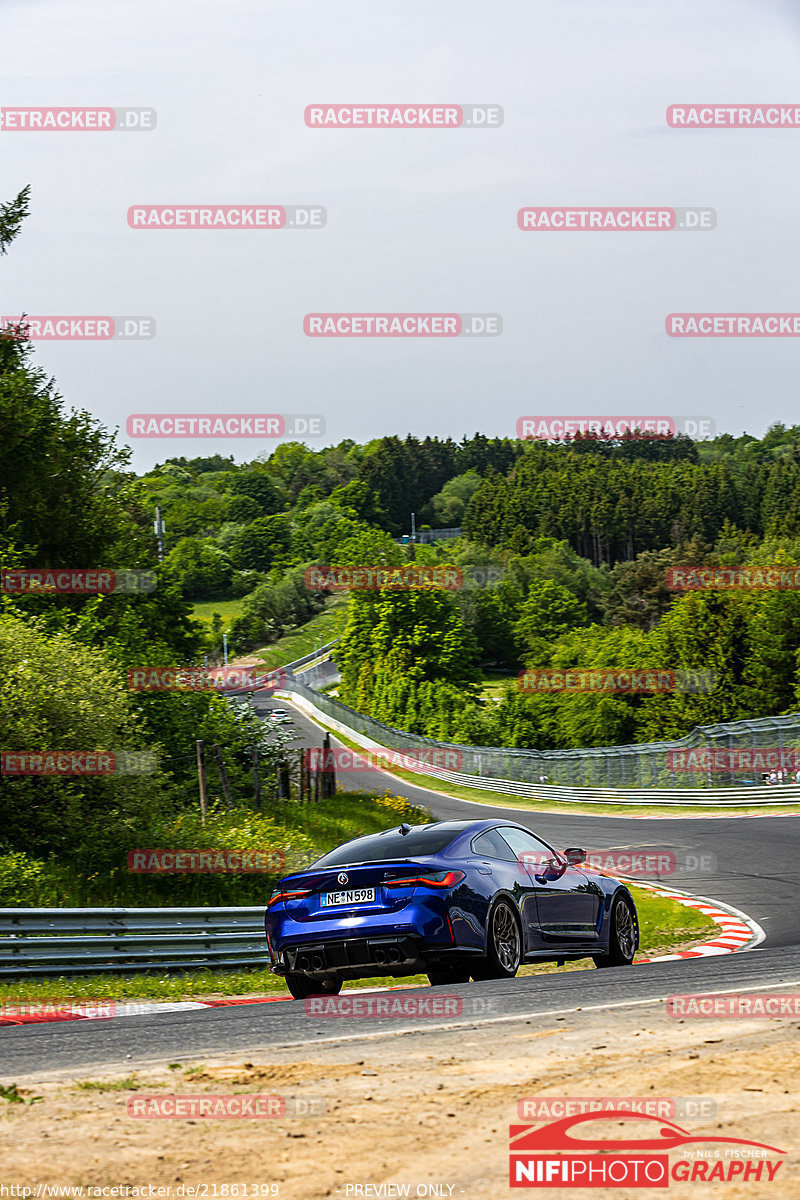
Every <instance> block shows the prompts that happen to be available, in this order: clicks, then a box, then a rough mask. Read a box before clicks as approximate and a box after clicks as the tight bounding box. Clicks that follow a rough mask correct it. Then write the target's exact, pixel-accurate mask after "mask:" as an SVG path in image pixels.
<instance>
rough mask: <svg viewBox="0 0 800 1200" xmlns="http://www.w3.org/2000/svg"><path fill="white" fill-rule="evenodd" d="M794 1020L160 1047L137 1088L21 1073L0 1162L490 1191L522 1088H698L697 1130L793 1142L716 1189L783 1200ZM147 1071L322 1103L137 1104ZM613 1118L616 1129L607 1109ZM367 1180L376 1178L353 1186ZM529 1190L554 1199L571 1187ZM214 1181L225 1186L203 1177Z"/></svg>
mask: <svg viewBox="0 0 800 1200" xmlns="http://www.w3.org/2000/svg"><path fill="white" fill-rule="evenodd" d="M387 1032H388V1031H387ZM797 1036H798V1026H797V1024H796V1022H792V1021H791V1020H749V1021H748V1020H737V1021H733V1020H730V1021H714V1020H687V1021H676V1020H674V1019H671V1018H668V1017H667V1016H666V1015H665V1013H664V1010H663V1006H660V1005H659V1006H657V1005H654V1006H652V1007H650V1006H642V1007H634V1008H629V1009H620V1010H614V1011H613V1012H611V1011H606V1012H605V1013H603V1012H576V1013H574V1014H571V1015H570V1016H569V1018H568V1019H563V1020H561V1019H554V1018H553V1017H542V1018H529V1019H520V1021H519V1022H509V1023H498V1024H496V1025H492V1024H487V1025H483V1026H476V1027H470V1028H462V1029H459V1030H451V1031H447V1030H445V1031H439V1030H436V1031H434V1030H432V1031H431V1032H430V1033H428V1034H420V1033H414V1034H394V1035H391V1034H390V1035H389V1036H386V1037H382V1038H379V1039H374V1040H370V1041H362V1042H352V1043H348V1044H347V1045H339V1046H337V1045H335V1044H329V1045H326V1046H315V1047H314V1049H313V1056H312V1055H310V1054H309V1053H308V1052H306V1054H305V1055H303V1057H302V1058H301V1059H299V1060H298V1061H295V1060H294V1057H293V1054H294V1053H295V1052H292V1051H290V1050H286V1049H283V1050H282V1049H280V1048H276V1050H275V1051H274V1053H272V1054H270V1055H264V1053H263V1051H260V1052H259V1055H258V1058H259V1061H258V1062H255V1061H251V1060H247V1059H245V1061H244V1062H243V1061H242V1059H241V1056H240V1055H239V1056H237V1057H236V1058H231V1059H229V1060H223V1059H215V1060H214V1061H213V1062H206V1063H205V1064H197V1068H198V1069H196V1070H194V1071H193V1072H192V1073H187V1069H188V1068H189V1067H190V1065H191V1064H184V1065H183V1066H182V1067H181V1068H180V1069H178V1068H173V1069H172V1070H170V1069H169V1068H168V1067H167V1065H166V1064H165V1065H164V1067H163V1068H160V1069H155V1070H149V1071H141V1072H138V1073H137V1075H136V1076H135V1080H134V1084H135V1087H136V1090H124V1091H102V1092H95V1091H90V1092H87V1091H84V1090H81V1089H78V1088H77V1087H76V1083H75V1081H73V1082H68V1081H64V1080H63V1079H61V1080H59V1081H48V1080H47V1079H44V1080H42V1079H41V1078H36V1079H33V1078H31V1079H29V1080H22V1079H20V1080H18V1081H17V1082H18V1083H19V1084H20V1086H21V1087H22V1088H23V1089H27V1090H28V1094H29V1095H33V1094H38V1095H41V1096H42V1097H43V1099H42V1100H41V1101H40V1102H38V1103H36V1104H34V1105H31V1106H27V1105H22V1104H4V1105H3V1106H2V1109H0V1160H2V1163H3V1166H2V1168H1V1169H0V1178H2V1181H3V1182H4V1183H14V1184H18V1185H25V1186H29V1187H33V1188H35V1187H36V1185H37V1184H39V1183H42V1184H51V1185H52V1184H60V1185H70V1184H81V1185H83V1186H84V1188H87V1187H90V1186H95V1187H97V1186H109V1185H110V1186H114V1185H119V1184H123V1185H124V1184H128V1185H137V1184H138V1185H142V1184H154V1185H155V1184H157V1185H159V1186H165V1185H169V1186H170V1187H171V1189H172V1190H171V1192H169V1193H164V1195H165V1196H171V1197H176V1198H178V1197H180V1196H182V1195H183V1196H190V1195H192V1194H194V1195H195V1196H199V1197H202V1196H203V1193H202V1191H199V1192H195V1193H191V1192H190V1191H188V1190H184V1192H180V1191H179V1190H177V1189H178V1186H179V1185H183V1186H184V1189H188V1187H189V1186H192V1187H194V1186H198V1185H200V1186H202V1185H206V1187H207V1188H209V1189H210V1188H211V1185H212V1184H213V1185H216V1187H217V1189H219V1188H221V1187H222V1185H226V1184H227V1185H231V1184H238V1185H240V1187H241V1186H243V1185H245V1184H247V1185H251V1186H255V1187H256V1190H253V1191H249V1192H247V1193H245V1192H241V1191H240V1192H239V1195H240V1196H244V1195H248V1196H250V1195H252V1196H256V1195H260V1196H266V1195H269V1194H270V1191H269V1185H272V1184H275V1185H277V1189H278V1190H277V1192H273V1193H271V1194H273V1195H278V1196H279V1197H280V1198H282V1200H316V1198H318V1197H320V1198H321V1197H329V1196H331V1197H342V1200H348V1198H349V1197H353V1200H356V1197H367V1196H373V1197H376V1196H377V1197H379V1196H396V1195H397V1194H398V1193H397V1191H388V1190H387V1189H386V1187H385V1186H384V1188H383V1189H382V1190H380V1189H381V1185H388V1184H393V1185H395V1187H401V1188H402V1187H404V1186H405V1185H407V1186H408V1188H409V1191H408V1192H407V1193H405V1194H407V1195H409V1196H412V1197H414V1196H427V1197H429V1198H430V1197H432V1196H444V1197H469V1200H497V1198H498V1197H500V1196H504V1195H507V1194H510V1193H509V1192H508V1145H509V1141H508V1138H509V1125H511V1124H527V1123H531V1118H530V1117H527V1118H526V1117H524V1116H522V1115H521V1113H520V1111H519V1110H518V1102H519V1101H521V1100H523V1099H525V1098H528V1099H530V1098H533V1097H539V1098H542V1097H549V1098H550V1099H551V1100H552V1099H554V1098H559V1097H562V1098H563V1097H567V1098H573V1099H575V1098H581V1097H584V1098H585V1097H595V1098H596V1097H631V1096H638V1097H647V1098H650V1099H651V1100H653V1101H661V1100H670V1099H675V1098H676V1099H677V1100H679V1101H685V1100H692V1099H694V1100H695V1101H698V1100H705V1101H711V1102H712V1103H713V1105H714V1106H715V1108H714V1110H713V1111H709V1109H708V1105H707V1104H706V1106H705V1109H704V1110H703V1112H702V1113H701V1114H700V1116H699V1117H698V1116H697V1115H696V1114H695V1115H692V1114H690V1115H685V1114H684V1115H682V1114H681V1112H680V1111H679V1112H678V1113H676V1114H675V1115H674V1116H672V1117H671V1118H670V1119H672V1120H674V1121H675V1122H676V1123H677V1124H678V1125H680V1126H682V1127H683V1128H685V1129H687V1130H688V1131H689V1132H690V1133H691V1134H692V1136H696V1137H708V1138H713V1137H714V1136H716V1137H720V1136H723V1137H734V1138H745V1139H749V1140H755V1141H759V1142H765V1143H767V1144H768V1145H771V1146H776V1147H778V1148H780V1149H782V1150H785V1151H787V1154H786V1157H785V1159H783V1161H782V1165H781V1166H780V1168H779V1170H778V1173H777V1175H776V1177H775V1180H774V1182H772V1183H766V1182H765V1180H764V1179H762V1180H761V1181H760V1182H755V1181H753V1180H748V1181H742V1180H737V1181H733V1182H729V1183H726V1184H724V1185H719V1186H718V1189H717V1190H718V1191H719V1193H720V1194H722V1193H723V1192H724V1195H725V1196H726V1197H728V1198H731V1200H739V1198H744V1197H750V1198H751V1200H761V1198H762V1197H763V1198H767V1197H773V1198H775V1200H784V1198H786V1200H789V1198H790V1197H792V1198H793V1197H795V1196H797V1195H798V1194H800V1178H799V1177H798V1168H799V1167H800V1119H799V1115H798V1114H800V1056H798V1055H797V1052H796V1045H797ZM108 1078H109V1080H110V1081H113V1077H108ZM149 1088H152V1090H153V1093H154V1094H155V1095H159V1096H163V1095H164V1094H167V1093H168V1094H172V1093H177V1094H181V1095H186V1094H191V1095H216V1094H224V1095H232V1094H237V1095H247V1094H250V1093H259V1094H272V1095H275V1094H279V1095H281V1096H284V1097H286V1098H287V1099H288V1100H293V1101H305V1102H306V1107H305V1109H303V1106H302V1105H300V1106H299V1108H300V1110H301V1111H309V1108H308V1102H310V1101H317V1102H318V1101H319V1100H322V1101H324V1105H325V1111H324V1113H323V1114H322V1115H319V1110H317V1115H314V1116H313V1117H302V1116H297V1117H293V1118H288V1117H285V1116H284V1117H281V1118H276V1119H268V1120H253V1119H245V1120H243V1119H239V1120H186V1119H183V1120H134V1119H132V1118H131V1117H130V1116H128V1111H127V1101H128V1098H129V1096H142V1095H143V1094H145V1093H146V1092H147V1090H148V1089H149ZM551 1119H555V1118H551ZM532 1123H534V1124H537V1125H540V1124H542V1123H543V1121H534V1122H532ZM606 1124H607V1122H604V1125H606ZM607 1132H609V1133H613V1134H614V1136H618V1135H619V1129H618V1126H616V1125H614V1126H609V1129H608V1131H607ZM709 1146H712V1147H713V1142H710V1143H709ZM678 1153H679V1152H678V1151H674V1152H673V1154H678ZM368 1184H369V1185H371V1186H372V1188H373V1189H377V1190H371V1191H364V1190H363V1189H364V1188H365V1186H366V1185H368ZM434 1186H436V1187H438V1188H439V1189H440V1190H439V1191H438V1192H437V1191H433V1190H431V1189H432V1188H433V1187H434ZM356 1187H360V1188H361V1189H362V1190H360V1191H358V1192H356V1191H355V1190H354V1189H355V1188H356ZM716 1188H717V1185H714V1184H712V1183H700V1184H699V1185H698V1183H688V1182H687V1183H681V1182H673V1183H671V1184H670V1187H669V1189H668V1191H667V1193H666V1194H668V1195H669V1197H670V1198H673V1197H678V1198H679V1200H682V1198H683V1197H686V1198H687V1200H688V1198H690V1197H698V1198H699V1197H703V1198H705V1196H707V1195H709V1194H711V1195H714V1194H717V1190H715V1189H716ZM258 1189H261V1190H258ZM264 1189H266V1190H264ZM425 1189H427V1190H425ZM537 1192H538V1194H544V1195H546V1196H548V1197H553V1200H563V1197H564V1196H565V1195H566V1194H567V1193H566V1192H565V1191H563V1190H560V1189H558V1190H556V1189H551V1188H542V1187H539V1188H538V1189H537ZM215 1194H216V1196H222V1195H223V1193H222V1192H221V1191H219V1190H217V1191H216V1193H214V1192H213V1190H207V1191H206V1193H205V1195H206V1196H209V1197H212V1196H214V1195H215ZM227 1194H228V1195H229V1196H231V1195H235V1194H236V1193H235V1192H231V1191H228V1193H227ZM400 1194H403V1192H402V1191H401V1192H400ZM633 1194H638V1192H635V1193H633ZM660 1194H665V1193H664V1192H663V1191H662V1192H661V1193H660ZM84 1195H85V1196H87V1197H88V1196H89V1195H90V1193H87V1192H84ZM592 1195H593V1196H594V1197H596V1198H597V1200H612V1198H613V1200H621V1193H620V1191H619V1190H607V1189H604V1188H595V1189H593V1191H592ZM628 1195H629V1193H628V1192H627V1191H626V1192H625V1200H628Z"/></svg>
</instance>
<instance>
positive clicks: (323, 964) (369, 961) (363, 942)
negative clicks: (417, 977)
mask: <svg viewBox="0 0 800 1200" xmlns="http://www.w3.org/2000/svg"><path fill="white" fill-rule="evenodd" d="M279 959H280V961H279V962H277V963H276V964H275V966H274V967H273V971H275V973H276V974H278V975H285V974H287V973H288V972H292V973H298V974H303V975H325V974H328V973H330V972H332V971H333V972H335V973H336V974H337V975H341V976H343V977H345V978H346V977H347V976H348V975H350V973H351V972H352V977H353V978H357V977H358V976H359V975H361V974H363V973H364V971H365V970H368V972H369V973H370V974H372V975H375V974H392V973H393V972H394V971H397V972H398V973H402V974H404V975H408V974H413V973H414V972H415V971H421V970H423V969H424V958H423V955H422V945H421V942H420V939H419V938H415V937H410V936H402V935H399V936H395V937H364V938H341V937H338V938H330V939H327V940H325V941H321V942H299V943H297V944H295V945H287V946H285V947H284V949H283V950H282V951H281V952H280V955H279Z"/></svg>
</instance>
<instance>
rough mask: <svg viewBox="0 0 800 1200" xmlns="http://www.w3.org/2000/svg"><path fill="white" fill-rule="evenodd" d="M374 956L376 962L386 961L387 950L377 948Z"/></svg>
mask: <svg viewBox="0 0 800 1200" xmlns="http://www.w3.org/2000/svg"><path fill="white" fill-rule="evenodd" d="M373 957H374V959H375V962H376V963H385V962H386V951H385V950H376V951H375V954H374V956H373Z"/></svg>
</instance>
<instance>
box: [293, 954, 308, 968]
mask: <svg viewBox="0 0 800 1200" xmlns="http://www.w3.org/2000/svg"><path fill="white" fill-rule="evenodd" d="M295 965H296V966H297V968H298V970H300V971H307V970H308V968H309V965H310V964H309V961H308V959H307V958H306V956H305V954H301V955H300V957H299V958H298V959H297V962H296V964H295Z"/></svg>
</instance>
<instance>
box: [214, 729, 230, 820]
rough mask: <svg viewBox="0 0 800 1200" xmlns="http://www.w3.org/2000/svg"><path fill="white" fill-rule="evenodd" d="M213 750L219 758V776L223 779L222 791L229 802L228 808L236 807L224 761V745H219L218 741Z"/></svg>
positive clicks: (227, 802) (226, 801) (217, 758)
mask: <svg viewBox="0 0 800 1200" xmlns="http://www.w3.org/2000/svg"><path fill="white" fill-rule="evenodd" d="M213 750H214V757H215V758H216V760H217V768H218V770H219V777H220V780H221V781H222V791H223V794H224V796H225V803H226V804H227V806H228V808H234V807H235V805H234V803H233V796H232V795H231V785H230V783H229V782H228V772H227V771H226V770H225V763H224V762H223V761H222V747H221V746H220V745H219V743H217V744H216V745H215V746H214V747H213Z"/></svg>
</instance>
